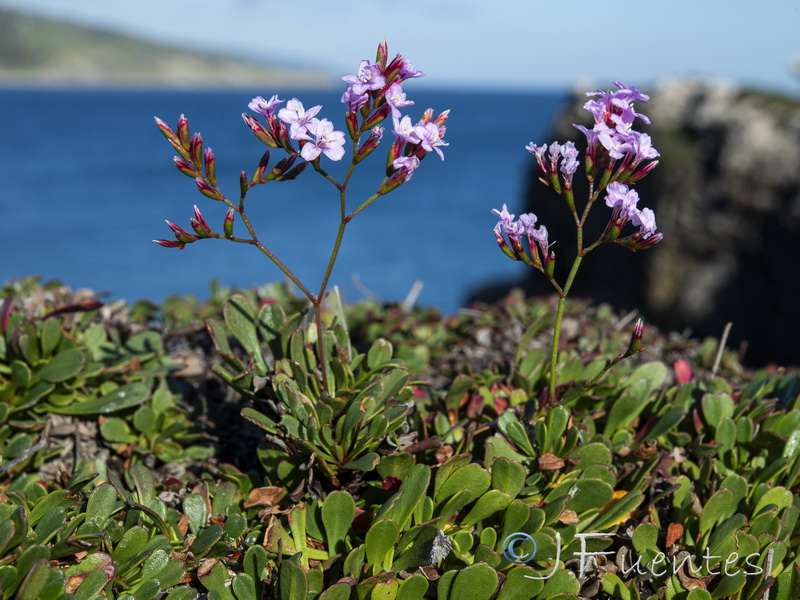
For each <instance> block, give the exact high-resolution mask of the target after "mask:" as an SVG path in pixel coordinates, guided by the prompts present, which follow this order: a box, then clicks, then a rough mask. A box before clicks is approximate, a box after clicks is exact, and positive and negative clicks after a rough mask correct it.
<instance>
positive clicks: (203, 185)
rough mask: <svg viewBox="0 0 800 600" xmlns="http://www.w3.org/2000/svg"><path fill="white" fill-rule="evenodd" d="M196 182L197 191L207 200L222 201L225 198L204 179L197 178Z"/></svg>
mask: <svg viewBox="0 0 800 600" xmlns="http://www.w3.org/2000/svg"><path fill="white" fill-rule="evenodd" d="M194 182H195V183H196V184H197V189H198V190H200V193H201V194H203V196H206V197H207V198H211V199H212V200H220V201H221V200H222V199H223V196H222V194H221V193H220V192H219V190H217V189H216V187H212V186H211V185H209V183H208V182H207V181H206V180H205V179H203V178H202V177H196V178H195V180H194Z"/></svg>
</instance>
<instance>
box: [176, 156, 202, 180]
mask: <svg viewBox="0 0 800 600" xmlns="http://www.w3.org/2000/svg"><path fill="white" fill-rule="evenodd" d="M172 160H173V161H174V162H175V166H176V167H177V168H178V170H179V171H180V172H181V173H183V174H184V175H188V176H189V177H199V176H200V175H201V173H200V171H198V170H197V169H196V168H195V166H194V165H193V164H191V163H188V162H186V161H185V160H183V159H182V158H180V157H178V156H175V157H173V158H172Z"/></svg>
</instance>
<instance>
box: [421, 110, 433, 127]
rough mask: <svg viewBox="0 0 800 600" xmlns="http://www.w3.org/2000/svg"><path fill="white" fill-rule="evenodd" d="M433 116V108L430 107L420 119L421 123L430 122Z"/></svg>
mask: <svg viewBox="0 0 800 600" xmlns="http://www.w3.org/2000/svg"><path fill="white" fill-rule="evenodd" d="M432 118H433V109H432V108H429V109H428V110H426V111H425V112H424V113H422V118H421V119H420V120H419V122H420V124H421V125H425V124H426V123H430V122H431V119H432Z"/></svg>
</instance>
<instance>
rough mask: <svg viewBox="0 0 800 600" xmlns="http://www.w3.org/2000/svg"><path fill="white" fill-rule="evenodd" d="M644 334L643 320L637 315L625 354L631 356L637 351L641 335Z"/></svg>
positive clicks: (640, 343)
mask: <svg viewBox="0 0 800 600" xmlns="http://www.w3.org/2000/svg"><path fill="white" fill-rule="evenodd" d="M643 335H644V320H643V319H642V318H641V317H639V318H638V319H636V324H635V325H634V326H633V333H632V334H631V341H630V343H629V344H628V349H627V350H626V351H625V355H626V356H631V355H632V354H636V353H637V352H638V351H639V348H640V347H641V345H642V336H643Z"/></svg>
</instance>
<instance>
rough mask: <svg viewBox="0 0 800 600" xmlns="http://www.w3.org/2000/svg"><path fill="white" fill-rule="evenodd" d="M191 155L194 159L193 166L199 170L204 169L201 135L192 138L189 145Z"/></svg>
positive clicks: (196, 134)
mask: <svg viewBox="0 0 800 600" xmlns="http://www.w3.org/2000/svg"><path fill="white" fill-rule="evenodd" d="M189 155H190V156H191V157H192V164H193V165H194V166H195V167H197V168H198V169H202V168H203V138H202V137H201V136H200V134H199V133H195V134H194V135H193V136H192V141H191V142H190V143H189Z"/></svg>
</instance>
